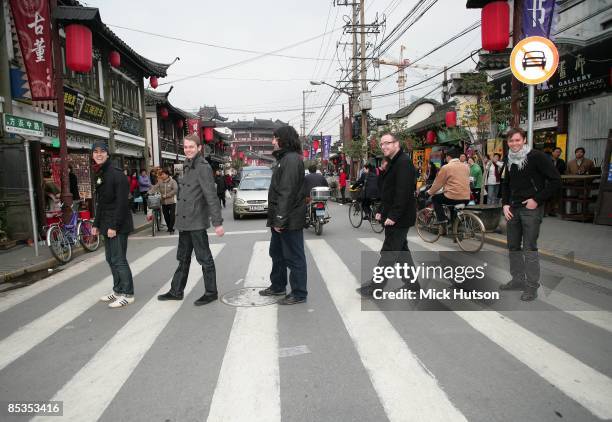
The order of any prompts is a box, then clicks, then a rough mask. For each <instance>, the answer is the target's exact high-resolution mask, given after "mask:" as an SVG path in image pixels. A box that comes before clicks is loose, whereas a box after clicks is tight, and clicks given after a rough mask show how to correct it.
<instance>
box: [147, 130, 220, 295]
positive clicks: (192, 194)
mask: <svg viewBox="0 0 612 422" xmlns="http://www.w3.org/2000/svg"><path fill="white" fill-rule="evenodd" d="M183 143H184V149H185V157H186V158H187V159H186V160H185V164H184V166H183V177H182V178H181V179H180V180H179V190H178V196H177V208H176V222H175V228H176V229H178V231H179V243H178V249H177V251H176V259H177V260H178V261H179V266H178V268H177V269H176V271H175V273H174V276H173V277H172V284H171V287H170V291H168V292H167V293H165V294H163V295H159V296H157V299H158V300H183V291H184V290H185V286H186V285H187V277H188V276H189V266H190V265H191V254H192V252H193V251H194V250H195V256H196V259H197V260H198V263H199V264H200V265H201V266H202V272H203V274H204V287H205V289H206V291H205V292H204V295H203V296H202V297H200V298H199V299H198V300H196V301H195V302H194V304H195V305H196V306H201V305H206V304H208V303H210V302H213V301H215V300H217V298H218V293H217V273H216V269H215V261H214V260H213V256H212V253H211V251H210V246H209V244H208V234H207V233H206V229H207V228H208V227H209V226H210V223H209V218H210V220H211V221H212V224H213V226H214V227H215V233H216V234H217V236H219V237H221V236H223V234H224V233H225V232H224V230H223V226H222V225H221V224H222V223H223V218H222V217H221V206H220V204H219V198H217V187H216V186H215V179H214V178H213V173H212V169H211V167H210V165H209V164H208V163H207V162H206V160H205V159H204V157H202V155H201V154H200V151H201V150H202V144H201V141H200V138H199V137H198V136H197V135H196V134H191V135H188V136H186V137H185V139H184V140H183Z"/></svg>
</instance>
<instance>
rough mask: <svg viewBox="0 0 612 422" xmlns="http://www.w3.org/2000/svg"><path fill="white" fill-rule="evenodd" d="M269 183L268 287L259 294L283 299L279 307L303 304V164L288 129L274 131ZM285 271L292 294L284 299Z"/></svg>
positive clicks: (294, 136)
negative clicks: (273, 162) (273, 160)
mask: <svg viewBox="0 0 612 422" xmlns="http://www.w3.org/2000/svg"><path fill="white" fill-rule="evenodd" d="M272 146H273V148H274V152H273V153H272V154H273V155H274V158H276V163H275V164H274V166H273V167H272V180H271V183H270V189H269V190H268V222H267V226H268V227H270V231H271V233H272V237H271V240H270V258H272V272H271V273H270V287H268V288H266V289H264V290H261V291H260V292H259V294H260V295H262V296H285V297H284V298H282V299H280V300H279V301H278V302H277V303H278V304H279V305H295V304H297V303H302V302H306V297H307V296H308V291H307V286H306V280H307V274H306V256H305V255H304V232H303V229H304V221H305V220H306V205H305V196H304V190H303V186H304V162H303V161H302V146H301V144H300V137H299V135H298V134H297V132H296V131H295V129H294V128H293V127H291V126H282V127H280V128H278V129H276V130H275V131H274V137H273V138H272ZM287 269H289V271H290V275H289V284H290V285H291V292H290V293H289V294H287V295H286V287H287Z"/></svg>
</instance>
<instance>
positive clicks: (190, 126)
mask: <svg viewBox="0 0 612 422" xmlns="http://www.w3.org/2000/svg"><path fill="white" fill-rule="evenodd" d="M187 132H188V133H189V134H190V135H191V134H192V133H195V134H196V135H198V137H199V138H200V139H201V138H202V135H201V134H200V119H188V120H187Z"/></svg>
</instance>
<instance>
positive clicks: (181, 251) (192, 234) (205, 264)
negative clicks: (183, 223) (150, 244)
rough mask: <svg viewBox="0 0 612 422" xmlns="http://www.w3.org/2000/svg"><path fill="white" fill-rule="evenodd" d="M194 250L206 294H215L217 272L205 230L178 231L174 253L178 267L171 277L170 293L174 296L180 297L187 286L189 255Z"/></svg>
mask: <svg viewBox="0 0 612 422" xmlns="http://www.w3.org/2000/svg"><path fill="white" fill-rule="evenodd" d="M194 250H195V256H196V259H197V260H198V264H200V265H201V266H202V273H203V274H204V287H205V289H206V294H216V293H217V272H216V270H215V261H214V260H213V256H212V253H211V252H210V246H209V245H208V234H207V233H206V230H193V231H179V243H178V249H177V251H176V259H177V260H178V262H179V266H178V268H177V269H176V271H175V272H174V276H173V277H172V286H171V287H170V292H171V293H172V294H173V295H175V296H181V295H182V294H183V291H184V290H185V286H186V285H187V277H188V276H189V266H190V265H191V253H192V252H193V251H194Z"/></svg>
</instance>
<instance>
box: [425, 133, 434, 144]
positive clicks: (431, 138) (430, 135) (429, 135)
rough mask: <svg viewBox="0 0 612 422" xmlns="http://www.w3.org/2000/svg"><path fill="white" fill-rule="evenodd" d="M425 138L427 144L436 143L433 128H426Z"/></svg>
mask: <svg viewBox="0 0 612 422" xmlns="http://www.w3.org/2000/svg"><path fill="white" fill-rule="evenodd" d="M426 139H427V144H428V145H432V144H435V143H436V132H434V131H433V130H428V131H427V136H426Z"/></svg>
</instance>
